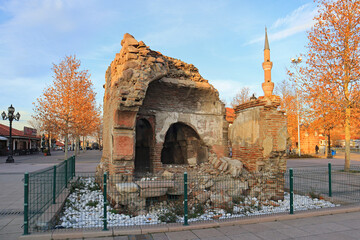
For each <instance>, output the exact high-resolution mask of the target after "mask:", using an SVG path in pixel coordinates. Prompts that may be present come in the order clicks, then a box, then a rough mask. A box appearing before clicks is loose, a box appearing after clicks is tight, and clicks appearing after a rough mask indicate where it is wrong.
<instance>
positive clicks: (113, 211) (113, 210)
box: [109, 209, 119, 214]
mask: <svg viewBox="0 0 360 240" xmlns="http://www.w3.org/2000/svg"><path fill="white" fill-rule="evenodd" d="M109 212H111V213H113V214H118V213H119V210H117V209H111V210H110V211H109Z"/></svg>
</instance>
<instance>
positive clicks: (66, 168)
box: [65, 159, 68, 188]
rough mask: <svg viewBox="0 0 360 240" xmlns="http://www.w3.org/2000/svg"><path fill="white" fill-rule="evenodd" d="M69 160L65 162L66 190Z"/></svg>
mask: <svg viewBox="0 0 360 240" xmlns="http://www.w3.org/2000/svg"><path fill="white" fill-rule="evenodd" d="M67 174H68V160H67V159H66V160H65V188H67V187H68V176H67Z"/></svg>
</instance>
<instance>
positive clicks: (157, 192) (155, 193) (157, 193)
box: [140, 188, 168, 198]
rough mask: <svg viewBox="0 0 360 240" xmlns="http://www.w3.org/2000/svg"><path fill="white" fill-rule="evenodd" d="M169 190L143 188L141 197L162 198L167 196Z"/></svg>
mask: <svg viewBox="0 0 360 240" xmlns="http://www.w3.org/2000/svg"><path fill="white" fill-rule="evenodd" d="M167 190H168V188H142V189H140V197H143V198H148V197H161V196H164V195H166V192H167Z"/></svg>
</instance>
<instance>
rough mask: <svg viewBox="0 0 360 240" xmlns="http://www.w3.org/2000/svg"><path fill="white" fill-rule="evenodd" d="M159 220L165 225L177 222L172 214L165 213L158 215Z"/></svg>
mask: <svg viewBox="0 0 360 240" xmlns="http://www.w3.org/2000/svg"><path fill="white" fill-rule="evenodd" d="M159 220H160V221H161V222H165V223H175V222H176V220H177V216H176V214H175V213H173V212H166V213H163V214H161V215H159Z"/></svg>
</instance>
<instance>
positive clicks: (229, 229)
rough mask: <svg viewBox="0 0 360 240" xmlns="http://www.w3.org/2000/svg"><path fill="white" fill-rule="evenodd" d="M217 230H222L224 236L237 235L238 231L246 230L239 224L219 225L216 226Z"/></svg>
mask: <svg viewBox="0 0 360 240" xmlns="http://www.w3.org/2000/svg"><path fill="white" fill-rule="evenodd" d="M217 230H218V231H220V232H222V233H223V234H225V235H226V236H234V235H238V234H240V233H244V232H247V231H246V230H245V229H244V228H243V227H241V226H226V227H219V228H217Z"/></svg>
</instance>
